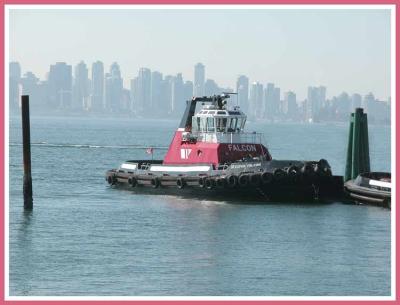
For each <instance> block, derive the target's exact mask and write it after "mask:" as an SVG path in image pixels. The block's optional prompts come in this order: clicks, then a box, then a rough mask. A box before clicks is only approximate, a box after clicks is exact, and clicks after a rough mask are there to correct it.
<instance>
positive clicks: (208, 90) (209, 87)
mask: <svg viewBox="0 0 400 305" xmlns="http://www.w3.org/2000/svg"><path fill="white" fill-rule="evenodd" d="M219 93H221V90H220V88H219V87H218V85H217V83H216V82H215V81H214V80H212V79H207V80H206V82H205V83H204V94H203V95H206V96H211V95H214V94H219Z"/></svg>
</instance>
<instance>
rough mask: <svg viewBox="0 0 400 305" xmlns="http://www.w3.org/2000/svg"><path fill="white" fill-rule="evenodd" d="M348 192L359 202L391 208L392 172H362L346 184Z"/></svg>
mask: <svg viewBox="0 0 400 305" xmlns="http://www.w3.org/2000/svg"><path fill="white" fill-rule="evenodd" d="M344 188H345V192H346V194H347V195H348V196H349V197H350V198H352V199H353V200H354V201H356V202H358V203H366V204H374V205H379V206H382V207H387V208H389V209H390V208H391V190H392V184H391V174H390V173H383V172H368V173H362V174H359V175H358V176H357V178H356V179H354V180H349V181H347V182H346V183H345V184H344Z"/></svg>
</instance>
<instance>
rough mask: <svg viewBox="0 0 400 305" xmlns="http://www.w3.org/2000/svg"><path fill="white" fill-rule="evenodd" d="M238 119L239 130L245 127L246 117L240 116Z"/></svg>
mask: <svg viewBox="0 0 400 305" xmlns="http://www.w3.org/2000/svg"><path fill="white" fill-rule="evenodd" d="M237 120H238V123H237V126H236V128H237V129H239V130H241V129H243V121H244V119H242V118H238V119H237Z"/></svg>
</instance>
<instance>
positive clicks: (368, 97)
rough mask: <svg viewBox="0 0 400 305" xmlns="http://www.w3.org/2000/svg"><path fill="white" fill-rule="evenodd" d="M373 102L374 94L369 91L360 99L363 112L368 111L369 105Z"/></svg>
mask: <svg viewBox="0 0 400 305" xmlns="http://www.w3.org/2000/svg"><path fill="white" fill-rule="evenodd" d="M374 102H375V96H374V95H373V94H372V93H371V92H370V93H368V94H367V95H366V96H364V99H363V101H362V107H363V108H364V110H365V112H370V109H371V105H373V104H374Z"/></svg>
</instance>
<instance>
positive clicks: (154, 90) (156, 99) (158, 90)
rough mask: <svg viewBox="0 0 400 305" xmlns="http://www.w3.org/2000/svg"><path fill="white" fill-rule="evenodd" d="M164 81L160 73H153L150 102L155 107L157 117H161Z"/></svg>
mask: <svg viewBox="0 0 400 305" xmlns="http://www.w3.org/2000/svg"><path fill="white" fill-rule="evenodd" d="M162 81H163V75H162V73H160V72H158V71H153V72H151V89H150V91H151V92H150V100H151V105H152V106H153V109H154V112H155V113H156V114H157V115H161V114H162V113H163V111H162V99H163V97H162Z"/></svg>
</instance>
